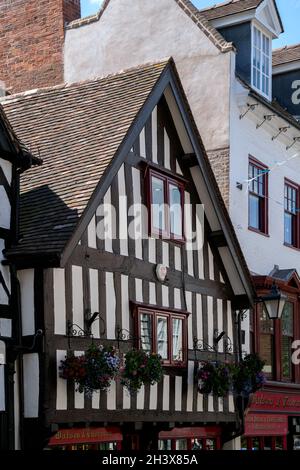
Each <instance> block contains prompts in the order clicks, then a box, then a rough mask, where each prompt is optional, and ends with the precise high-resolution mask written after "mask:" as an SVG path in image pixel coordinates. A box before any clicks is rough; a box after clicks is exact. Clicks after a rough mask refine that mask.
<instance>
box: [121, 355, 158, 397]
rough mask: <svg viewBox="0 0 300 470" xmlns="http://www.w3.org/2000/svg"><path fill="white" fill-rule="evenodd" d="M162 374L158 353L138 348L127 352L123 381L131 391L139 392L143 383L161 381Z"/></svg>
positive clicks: (152, 383)
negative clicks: (150, 352)
mask: <svg viewBox="0 0 300 470" xmlns="http://www.w3.org/2000/svg"><path fill="white" fill-rule="evenodd" d="M162 376H163V368H162V363H161V357H160V356H159V355H158V354H155V353H152V354H149V353H146V352H145V351H143V350H136V349H132V350H131V351H128V352H127V353H126V354H125V366H124V369H123V371H122V380H121V383H122V385H124V387H126V388H127V389H128V391H129V392H130V393H136V392H138V391H139V390H140V388H141V387H142V385H146V384H150V385H154V384H155V383H157V382H160V380H161V379H162Z"/></svg>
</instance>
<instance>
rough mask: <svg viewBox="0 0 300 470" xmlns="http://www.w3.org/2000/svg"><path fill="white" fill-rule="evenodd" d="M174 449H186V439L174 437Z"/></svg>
mask: <svg viewBox="0 0 300 470" xmlns="http://www.w3.org/2000/svg"><path fill="white" fill-rule="evenodd" d="M176 450H187V440H186V439H176Z"/></svg>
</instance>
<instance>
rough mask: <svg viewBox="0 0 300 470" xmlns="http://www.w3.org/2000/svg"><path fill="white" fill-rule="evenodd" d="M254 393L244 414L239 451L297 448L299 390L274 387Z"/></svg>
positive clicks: (299, 411) (299, 409)
mask: <svg viewBox="0 0 300 470" xmlns="http://www.w3.org/2000/svg"><path fill="white" fill-rule="evenodd" d="M267 387H268V385H267V386H266V390H262V391H259V392H257V393H255V394H254V395H253V397H252V399H251V402H250V404H249V407H248V409H247V411H246V416H245V432H244V435H243V437H242V445H241V448H242V450H298V449H297V443H298V442H299V435H298V434H300V433H297V431H298V429H299V427H298V426H297V425H295V423H297V422H298V420H299V418H298V417H300V390H293V389H288V388H287V389H286V390H282V391H278V388H277V389H276V387H275V386H273V389H272V386H269V390H268V389H267Z"/></svg>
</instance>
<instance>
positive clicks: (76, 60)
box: [64, 0, 231, 150]
mask: <svg viewBox="0 0 300 470" xmlns="http://www.w3.org/2000/svg"><path fill="white" fill-rule="evenodd" d="M112 51H113V53H112ZM170 56H172V57H173V58H174V60H175V63H176V66H177V69H178V72H179V75H180V78H181V80H182V84H183V87H184V89H185V92H186V94H187V97H188V100H189V103H190V105H191V107H192V111H193V114H194V117H195V119H196V122H197V125H198V126H199V130H200V134H201V136H202V138H203V140H204V144H205V146H206V149H207V150H210V149H215V148H221V147H226V146H228V136H229V78H230V56H231V53H230V52H229V53H225V54H224V53H221V52H220V51H219V50H218V49H217V47H216V46H215V45H214V44H213V43H212V41H211V40H210V39H208V38H207V36H206V35H205V34H204V33H203V32H202V31H201V30H200V29H199V27H198V26H197V25H196V24H195V23H194V22H193V21H192V20H191V18H189V17H188V16H187V14H186V13H185V12H184V11H183V10H182V9H181V8H180V7H179V6H178V5H177V4H176V2H175V1H174V0H159V1H158V0H156V1H145V0H134V1H130V2H129V1H128V0H111V1H110V3H109V5H108V7H107V8H106V10H105V11H104V13H103V15H102V17H101V19H100V20H99V21H96V22H93V23H90V24H89V25H84V26H81V27H79V28H74V29H69V30H67V31H66V39H65V58H64V61H65V81H66V82H77V81H80V80H86V79H92V78H95V77H100V76H103V75H107V74H110V73H115V72H119V71H120V70H124V69H126V68H129V67H133V66H137V65H140V64H143V63H146V62H153V61H159V60H161V59H163V58H168V57H170Z"/></svg>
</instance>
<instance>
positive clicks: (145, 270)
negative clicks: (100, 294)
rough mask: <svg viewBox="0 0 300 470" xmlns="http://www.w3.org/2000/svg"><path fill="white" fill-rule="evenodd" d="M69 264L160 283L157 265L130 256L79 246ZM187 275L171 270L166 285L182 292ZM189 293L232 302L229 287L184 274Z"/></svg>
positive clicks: (186, 288)
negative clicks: (156, 269) (157, 276)
mask: <svg viewBox="0 0 300 470" xmlns="http://www.w3.org/2000/svg"><path fill="white" fill-rule="evenodd" d="M69 262H70V263H71V264H75V265H77V266H82V267H88V268H93V269H98V270H99V271H110V272H121V273H122V274H127V275H131V276H133V277H137V278H142V279H145V280H147V281H150V282H157V278H156V275H155V264H152V263H149V262H148V261H145V260H140V259H137V258H134V257H130V256H122V255H117V254H114V253H110V252H100V251H99V250H96V249H94V248H88V247H83V246H81V245H78V246H77V247H76V248H75V249H74V251H73V253H72V255H71V257H70V260H69ZM182 278H183V275H182V273H181V272H179V271H175V270H172V269H170V268H169V269H168V273H167V280H166V281H165V285H167V286H169V287H177V288H182V285H183V279H182ZM184 284H185V290H187V291H191V292H198V293H199V294H204V295H209V296H212V297H216V298H219V299H228V300H229V299H232V293H231V291H230V290H229V288H228V286H226V285H225V284H223V283H221V282H218V281H212V280H209V279H195V278H194V277H193V276H190V275H188V274H186V273H185V274H184Z"/></svg>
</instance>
